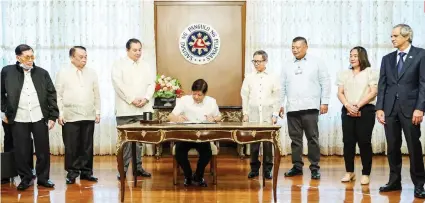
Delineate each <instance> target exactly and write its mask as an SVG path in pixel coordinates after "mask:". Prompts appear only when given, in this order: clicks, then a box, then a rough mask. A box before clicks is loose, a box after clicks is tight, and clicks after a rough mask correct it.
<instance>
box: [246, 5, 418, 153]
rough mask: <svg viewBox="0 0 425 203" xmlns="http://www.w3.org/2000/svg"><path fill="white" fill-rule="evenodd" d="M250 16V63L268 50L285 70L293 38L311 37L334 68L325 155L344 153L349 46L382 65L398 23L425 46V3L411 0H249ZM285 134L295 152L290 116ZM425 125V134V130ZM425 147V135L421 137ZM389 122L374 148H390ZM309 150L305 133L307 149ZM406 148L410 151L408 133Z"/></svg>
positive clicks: (273, 64)
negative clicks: (340, 89) (340, 85)
mask: <svg viewBox="0 0 425 203" xmlns="http://www.w3.org/2000/svg"><path fill="white" fill-rule="evenodd" d="M246 13H247V17H246V39H247V41H246V56H247V57H246V61H245V64H246V68H245V72H246V73H250V72H251V71H252V70H253V66H252V64H251V62H250V60H251V59H252V58H251V57H252V54H253V53H254V51H256V50H258V49H263V50H265V51H267V53H268V54H269V63H268V66H267V67H268V68H270V69H272V70H274V71H275V72H276V74H279V72H280V70H281V69H283V68H285V65H284V64H285V63H284V62H285V61H288V60H290V59H292V58H293V56H292V53H291V43H292V39H293V38H294V37H297V36H303V37H305V38H306V39H307V40H308V43H309V49H308V53H310V54H313V55H315V56H317V57H320V58H321V59H322V60H323V61H324V62H325V64H324V65H326V67H327V68H328V70H329V73H330V76H331V83H332V93H331V101H330V104H329V112H328V114H326V115H322V116H320V121H319V131H320V147H321V153H322V154H324V155H332V154H338V155H341V154H343V150H342V147H343V143H342V129H341V117H340V111H341V107H342V105H341V104H340V102H339V101H338V98H337V97H336V92H337V86H335V78H336V74H337V73H338V72H339V71H341V70H343V69H346V68H348V65H349V51H350V49H351V48H353V47H354V46H363V47H365V48H366V49H367V51H368V55H369V59H370V61H371V64H372V67H373V68H377V70H379V67H380V63H381V58H382V57H383V56H384V55H385V54H387V53H389V52H391V51H393V50H394V49H393V48H392V44H391V39H390V35H391V30H392V27H393V26H394V25H396V24H399V23H406V24H409V25H410V26H411V27H412V28H413V31H414V37H413V45H414V46H417V47H422V48H424V47H425V37H424V36H425V17H424V15H425V14H424V2H423V1H418V0H413V1H412V0H410V1H401V0H397V1H379V0H378V1H377V0H374V1H342V0H341V1H340V0H331V1H329V0H308V1H293V0H248V1H247V12H246ZM280 123H281V124H282V130H281V138H282V140H281V141H282V146H283V148H284V153H285V154H288V153H290V152H291V147H290V144H291V140H290V138H289V136H288V132H287V121H286V119H283V120H281V121H280ZM424 127H425V125H422V133H425V129H424ZM421 141H422V144H423V146H425V145H424V144H425V136H422V137H421ZM385 142H386V140H385V134H384V129H383V127H382V126H381V125H380V124H379V123H377V122H376V124H375V128H374V130H373V135H372V147H373V152H374V153H385V150H386V143H385ZM306 152H307V145H306V140H305V138H304V153H306ZM402 152H403V153H407V146H406V142H405V140H404V138H403V147H402Z"/></svg>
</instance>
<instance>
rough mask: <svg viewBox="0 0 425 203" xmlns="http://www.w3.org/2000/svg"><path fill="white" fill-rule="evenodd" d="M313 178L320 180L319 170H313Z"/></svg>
mask: <svg viewBox="0 0 425 203" xmlns="http://www.w3.org/2000/svg"><path fill="white" fill-rule="evenodd" d="M311 179H315V180H319V179H320V172H319V170H312V171H311Z"/></svg>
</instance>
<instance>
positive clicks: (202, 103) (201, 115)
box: [168, 79, 221, 187]
mask: <svg viewBox="0 0 425 203" xmlns="http://www.w3.org/2000/svg"><path fill="white" fill-rule="evenodd" d="M207 91H208V84H207V82H205V80H203V79H198V80H196V81H195V82H193V85H192V96H190V95H186V96H183V97H182V98H180V99H179V100H177V102H176V107H174V109H173V111H172V112H171V113H170V115H169V117H168V118H169V119H170V121H171V122H179V123H181V122H194V123H202V122H218V121H220V120H221V116H220V111H219V110H218V106H217V102H216V100H215V99H214V98H212V97H209V96H205V94H206V93H207ZM192 148H195V149H196V150H197V151H198V153H199V160H198V166H197V168H196V172H195V173H194V174H193V175H192V169H191V168H190V163H189V159H188V152H189V150H190V149H192ZM211 156H212V151H211V145H210V143H209V142H202V143H195V142H177V143H176V161H177V163H178V164H179V165H180V166H181V167H182V169H183V172H184V177H185V178H184V186H189V185H192V181H193V182H195V183H196V184H197V185H199V186H201V187H207V183H206V182H205V180H204V170H205V167H206V166H207V165H208V162H209V161H210V159H211Z"/></svg>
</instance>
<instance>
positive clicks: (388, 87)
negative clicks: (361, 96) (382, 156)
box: [376, 24, 425, 198]
mask: <svg viewBox="0 0 425 203" xmlns="http://www.w3.org/2000/svg"><path fill="white" fill-rule="evenodd" d="M412 39H413V31H412V29H411V28H410V26H408V25H405V24H399V25H396V26H395V27H394V28H393V30H392V34H391V41H392V43H393V45H394V47H395V48H397V51H394V52H392V53H390V54H387V55H386V56H384V57H383V58H382V63H381V71H380V77H379V84H378V99H377V103H376V110H377V111H376V116H377V118H378V121H379V122H380V123H382V124H383V125H384V127H385V135H386V138H387V145H388V149H387V156H388V163H389V165H390V178H389V181H388V183H387V184H386V185H384V186H382V187H380V188H379V191H380V192H389V191H395V190H401V164H402V162H401V151H400V148H401V144H402V138H401V135H402V133H401V130H403V132H404V135H405V138H406V142H407V147H408V149H409V158H410V176H411V178H412V181H413V184H414V185H415V190H414V196H415V197H417V198H425V192H424V188H423V185H424V183H425V172H424V163H423V158H422V146H421V142H420V140H419V137H420V136H421V130H420V123H421V122H422V119H423V116H424V109H425V50H424V49H421V48H417V47H414V46H412V45H411V43H412Z"/></svg>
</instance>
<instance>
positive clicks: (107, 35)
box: [0, 0, 156, 155]
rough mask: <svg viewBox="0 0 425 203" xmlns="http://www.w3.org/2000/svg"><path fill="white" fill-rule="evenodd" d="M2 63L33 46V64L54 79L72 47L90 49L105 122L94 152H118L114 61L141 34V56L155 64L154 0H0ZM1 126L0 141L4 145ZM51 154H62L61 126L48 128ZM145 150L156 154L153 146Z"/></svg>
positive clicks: (96, 135) (98, 131) (90, 64)
mask: <svg viewBox="0 0 425 203" xmlns="http://www.w3.org/2000/svg"><path fill="white" fill-rule="evenodd" d="M0 18H1V20H0V26H1V28H2V29H1V31H0V44H1V47H0V57H1V61H0V65H1V66H2V67H3V66H5V65H7V64H12V63H15V61H16V60H15V54H14V49H15V47H16V46H17V45H19V44H22V43H25V44H28V45H30V46H32V47H33V49H34V51H35V55H36V59H35V63H36V64H37V65H38V66H41V67H43V68H44V69H46V70H47V71H49V73H50V76H51V78H52V80H55V77H56V73H57V72H58V70H59V69H60V68H61V66H62V65H63V64H65V63H69V57H68V51H69V49H70V48H71V47H72V46H74V45H82V46H85V47H86V48H87V53H88V63H87V66H88V67H91V68H93V69H95V70H96V71H97V74H98V77H99V85H100V93H101V103H102V110H101V122H100V124H98V125H96V128H95V133H94V153H95V154H98V155H104V154H115V152H116V141H117V132H116V121H115V114H114V105H115V99H114V98H115V94H114V90H113V87H112V83H111V66H112V63H113V61H115V60H117V59H119V58H120V57H123V56H125V55H126V49H125V43H126V42H127V40H128V39H130V38H138V39H140V40H141V41H142V43H143V56H142V57H143V58H144V60H146V61H147V62H148V63H149V64H150V65H151V66H152V68H154V69H155V70H156V68H155V65H156V61H155V39H154V20H153V19H154V5H153V1H152V0H150V1H147V0H144V1H140V0H127V1H118V0H113V1H104V0H78V1H56V0H44V1H23V0H6V1H0ZM3 135H4V132H3V129H2V130H1V134H0V143H1V147H3ZM50 149H51V153H52V154H55V155H56V154H63V153H64V146H63V141H62V135H61V128H60V126H59V125H56V126H55V128H54V129H53V130H51V131H50ZM146 149H148V150H147V151H146V153H148V154H152V150H151V147H147V148H146Z"/></svg>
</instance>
